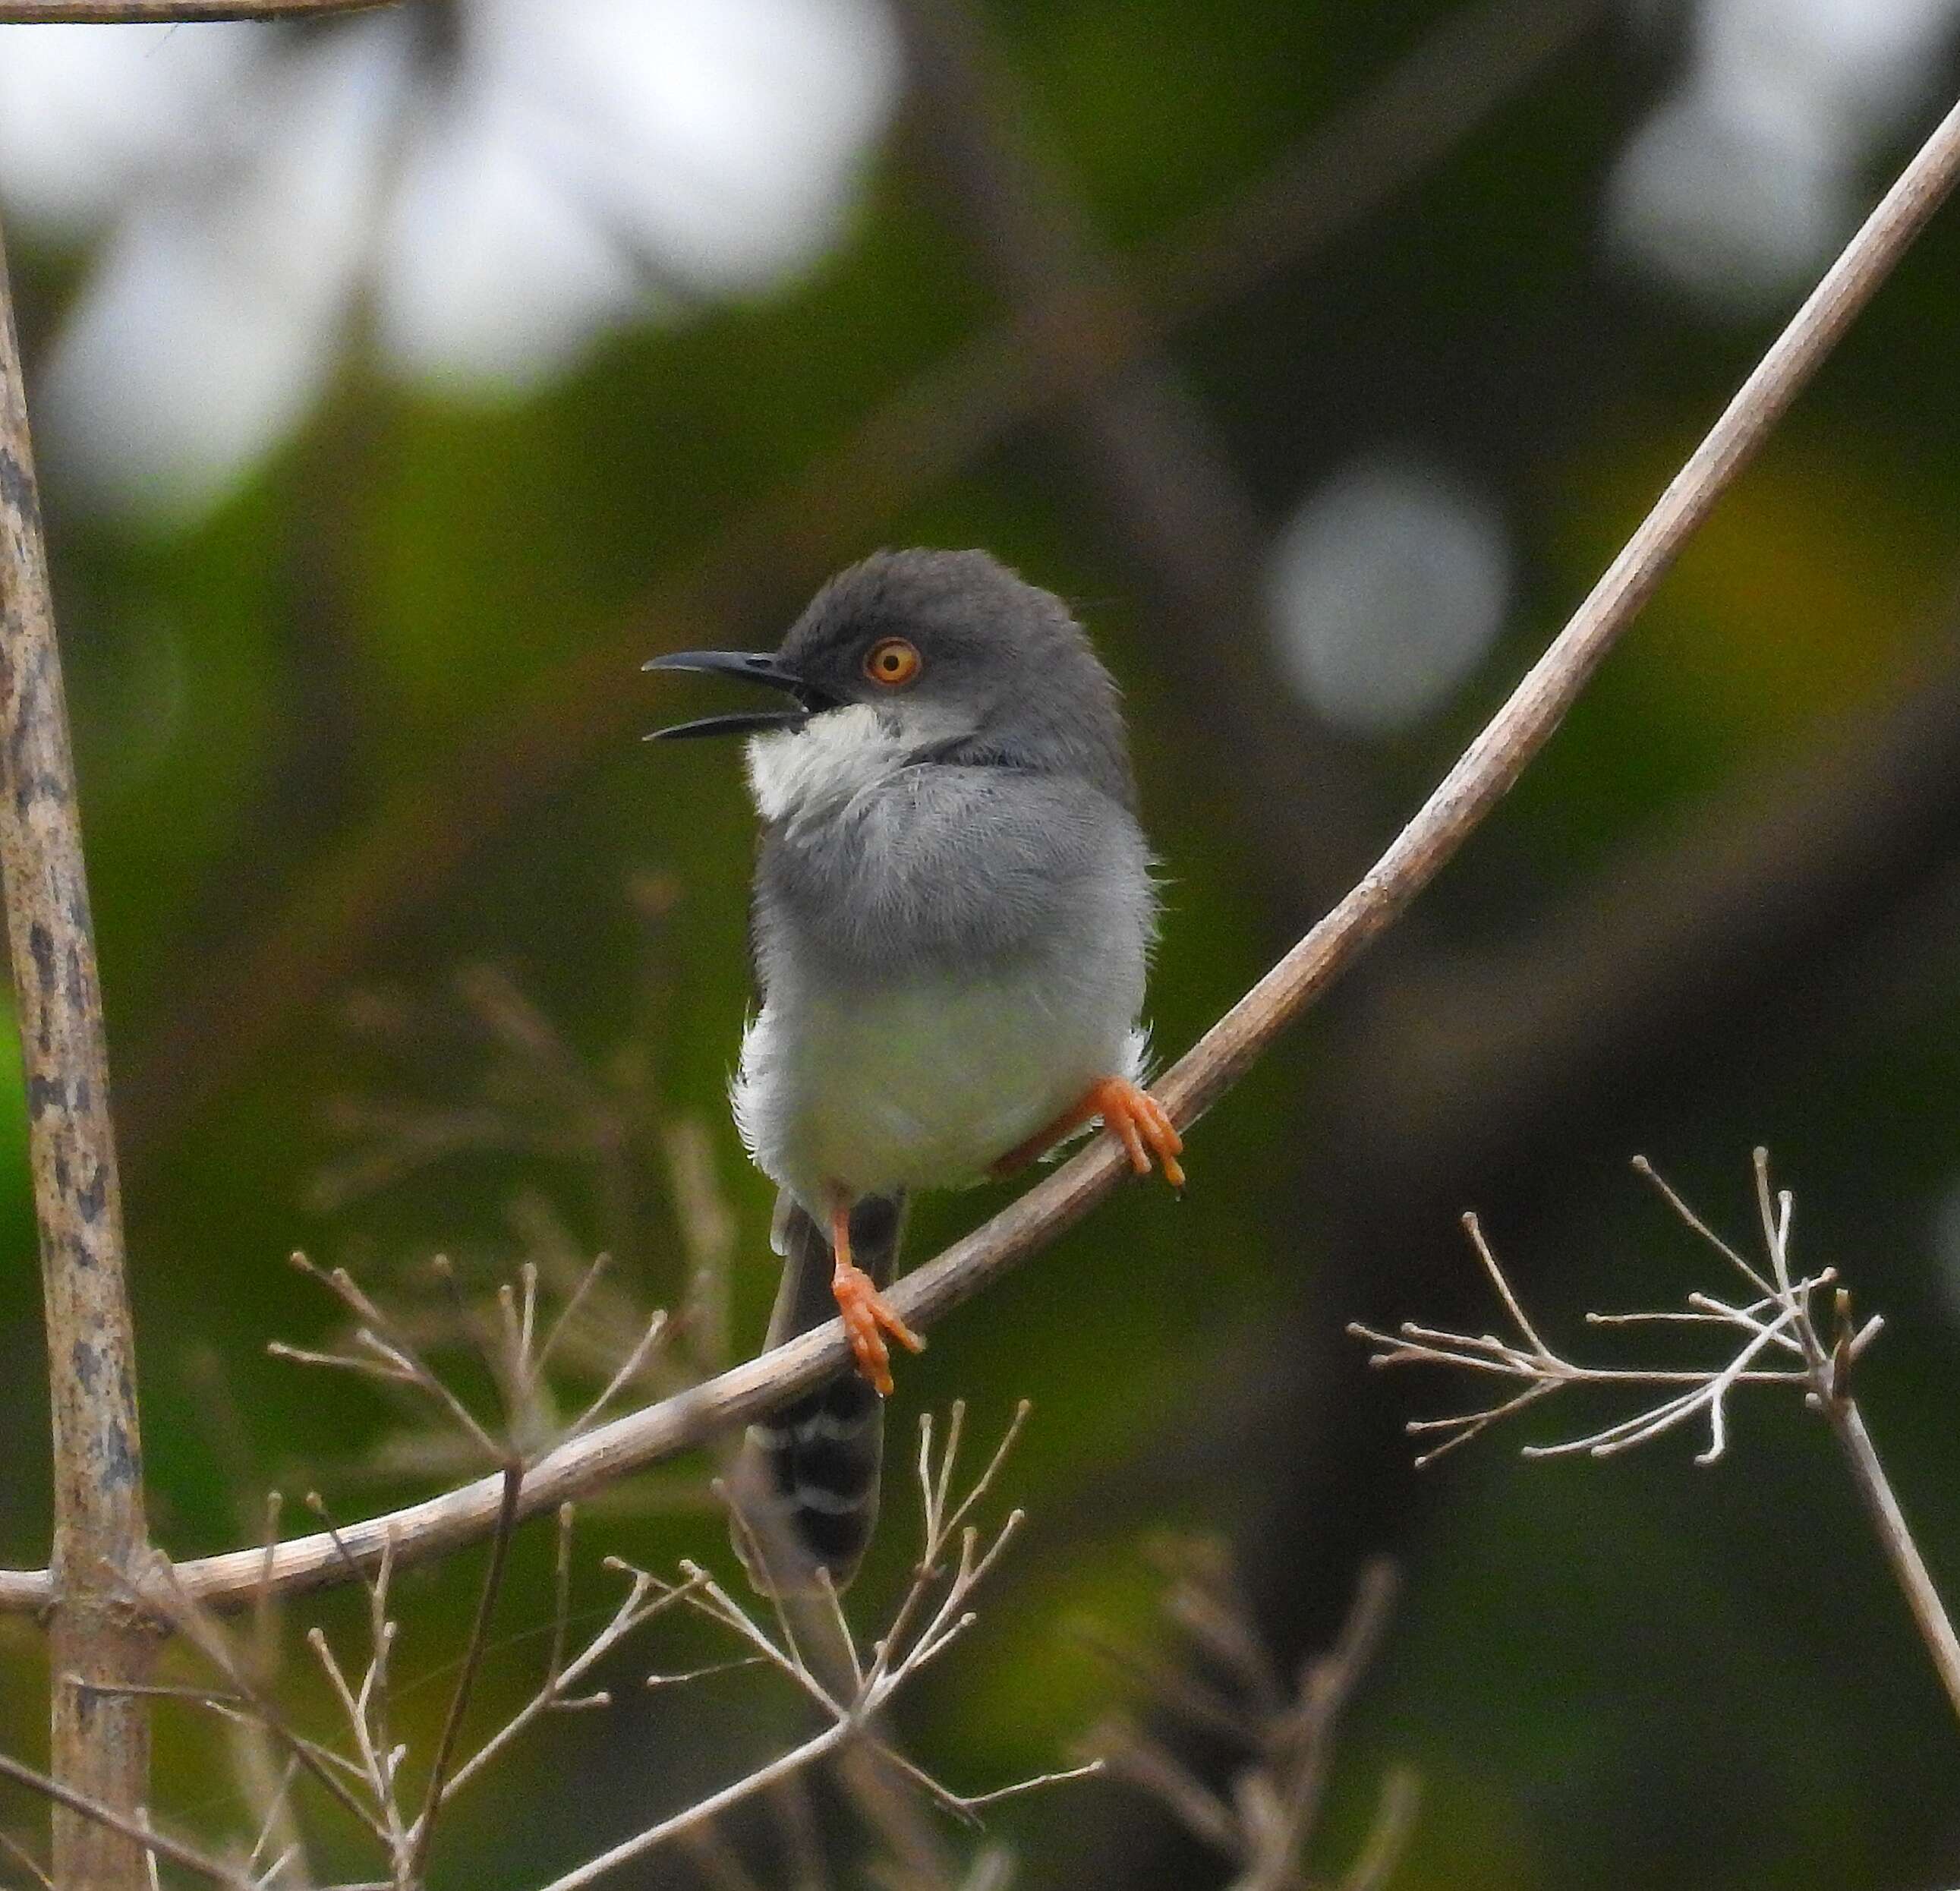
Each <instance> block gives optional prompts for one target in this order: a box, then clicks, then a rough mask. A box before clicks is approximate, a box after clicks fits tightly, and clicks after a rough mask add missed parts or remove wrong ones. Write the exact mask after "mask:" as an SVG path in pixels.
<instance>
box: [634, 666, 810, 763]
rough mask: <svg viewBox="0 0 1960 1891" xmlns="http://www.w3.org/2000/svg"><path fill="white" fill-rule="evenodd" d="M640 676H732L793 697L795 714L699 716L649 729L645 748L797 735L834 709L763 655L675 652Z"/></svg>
mask: <svg viewBox="0 0 1960 1891" xmlns="http://www.w3.org/2000/svg"><path fill="white" fill-rule="evenodd" d="M640 667H641V669H642V670H699V671H702V673H705V674H706V675H708V676H733V677H736V678H737V679H738V680H740V681H741V682H743V683H760V684H762V686H763V687H764V688H765V689H780V690H781V691H782V692H783V693H784V695H785V696H793V697H794V698H795V699H796V705H797V706H796V707H795V708H794V709H750V710H746V711H743V712H739V713H737V714H736V715H718V716H703V717H702V718H700V719H699V720H698V721H693V722H677V723H676V724H673V726H672V727H669V728H665V729H654V730H652V731H650V732H649V733H648V735H647V737H646V740H648V741H649V742H666V741H672V740H675V739H676V738H677V737H681V736H693V735H754V734H757V733H759V731H763V730H766V729H800V728H801V727H803V724H805V723H806V722H807V721H809V720H810V718H811V717H812V716H813V715H816V712H818V710H819V709H828V708H832V706H833V704H832V699H830V698H829V696H826V695H825V694H824V692H823V691H822V690H820V689H816V688H814V687H813V686H812V685H811V684H810V683H807V682H806V681H805V680H804V679H803V678H802V677H801V676H798V675H797V673H796V672H795V671H794V670H789V669H787V668H785V667H784V665H783V664H781V662H779V661H778V659H777V658H776V657H775V656H774V655H773V654H772V653H770V652H768V651H759V650H676V651H673V653H672V654H670V655H669V656H665V657H651V658H650V659H649V660H648V661H647V662H645V663H644V664H641V666H640Z"/></svg>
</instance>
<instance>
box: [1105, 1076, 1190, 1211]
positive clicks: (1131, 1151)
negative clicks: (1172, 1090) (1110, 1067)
mask: <svg viewBox="0 0 1960 1891" xmlns="http://www.w3.org/2000/svg"><path fill="white" fill-rule="evenodd" d="M1090 1101H1091V1102H1092V1103H1093V1104H1094V1105H1095V1108H1096V1114H1097V1115H1098V1116H1100V1117H1101V1118H1102V1119H1103V1128H1104V1129H1107V1130H1108V1131H1109V1132H1110V1134H1111V1135H1113V1136H1115V1138H1117V1140H1118V1141H1120V1142H1121V1143H1122V1145H1123V1148H1124V1149H1125V1151H1126V1152H1127V1153H1128V1156H1129V1158H1130V1167H1131V1168H1132V1169H1134V1170H1135V1171H1136V1172H1137V1173H1138V1175H1148V1174H1149V1173H1150V1157H1152V1156H1153V1155H1155V1157H1157V1163H1158V1165H1159V1166H1160V1167H1161V1168H1162V1169H1163V1179H1165V1180H1166V1182H1168V1183H1169V1184H1170V1186H1172V1187H1173V1189H1182V1188H1183V1186H1184V1168H1183V1165H1182V1164H1180V1163H1179V1160H1178V1157H1179V1156H1181V1155H1182V1154H1183V1153H1184V1138H1182V1136H1180V1135H1179V1134H1178V1133H1177V1125H1176V1124H1175V1123H1174V1122H1172V1121H1171V1119H1170V1113H1169V1111H1168V1110H1166V1109H1165V1108H1164V1106H1163V1104H1162V1103H1159V1102H1158V1101H1157V1099H1156V1098H1155V1097H1153V1096H1152V1095H1151V1094H1150V1092H1149V1091H1148V1090H1146V1089H1144V1087H1143V1086H1142V1085H1141V1084H1133V1083H1131V1081H1130V1080H1129V1079H1128V1078H1127V1077H1109V1078H1104V1079H1103V1081H1102V1082H1101V1083H1099V1084H1097V1085H1096V1087H1095V1088H1094V1089H1093V1090H1091V1091H1090Z"/></svg>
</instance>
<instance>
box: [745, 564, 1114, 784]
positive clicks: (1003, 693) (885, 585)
mask: <svg viewBox="0 0 1960 1891" xmlns="http://www.w3.org/2000/svg"><path fill="white" fill-rule="evenodd" d="M886 637H903V638H905V639H906V640H907V641H908V642H910V643H911V644H912V645H913V646H914V647H915V648H916V649H917V650H918V653H919V656H920V658H921V664H920V668H919V674H918V680H917V681H916V682H915V683H912V684H911V685H909V686H908V687H907V688H906V689H905V690H904V691H903V692H902V694H901V693H894V692H889V691H886V689H884V688H883V686H880V685H879V684H877V683H873V682H871V681H870V680H869V679H868V678H867V676H865V674H864V655H865V653H866V652H867V651H868V650H870V648H871V647H872V646H873V645H874V644H876V643H877V642H878V641H879V640H880V638H886ZM778 654H779V656H780V658H781V661H782V662H783V664H784V666H785V667H787V668H789V669H791V670H794V672H795V673H797V674H798V675H800V676H804V677H806V678H807V679H808V680H809V681H810V683H811V684H812V685H813V686H815V687H816V688H818V689H822V690H823V691H824V692H826V694H827V695H828V696H829V697H831V698H832V699H833V700H835V701H836V702H842V703H870V704H873V705H875V706H877V707H879V708H880V710H881V711H883V712H889V713H890V714H892V715H893V716H895V717H896V718H899V719H900V720H901V721H903V720H904V719H907V718H916V719H917V720H918V722H919V723H920V724H921V725H928V726H929V725H931V724H934V723H935V722H937V724H938V725H939V726H940V728H941V729H942V730H943V734H940V736H939V737H937V739H936V740H934V739H931V738H928V740H930V742H931V746H930V747H929V749H928V751H927V752H924V753H921V755H920V756H919V759H921V760H933V761H943V762H953V763H956V764H961V765H964V766H973V767H987V766H999V767H1007V768H1026V769H1035V770H1036V771H1038V772H1041V773H1042V774H1045V775H1060V776H1068V777H1073V778H1077V779H1079V780H1081V781H1083V782H1087V783H1088V784H1089V785H1090V786H1092V787H1093V788H1096V789H1097V790H1098V791H1100V792H1101V793H1103V794H1106V795H1107V796H1108V797H1109V798H1110V799H1111V800H1112V801H1115V802H1117V803H1118V804H1120V805H1121V806H1122V807H1134V805H1135V802H1136V788H1135V785H1134V780H1133V778H1132V776H1131V772H1130V757H1129V750H1128V743H1127V742H1126V741H1125V738H1124V734H1123V715H1122V701H1121V699H1120V697H1119V696H1118V692H1117V689H1116V686H1115V682H1114V681H1113V680H1112V678H1111V677H1110V675H1109V672H1108V671H1107V670H1105V669H1104V668H1103V665H1102V664H1101V663H1100V662H1099V661H1098V660H1097V658H1096V652H1095V651H1094V649H1093V648H1092V646H1091V645H1090V641H1089V635H1088V633H1087V632H1086V631H1085V630H1084V629H1083V628H1082V626H1081V625H1080V624H1079V623H1078V622H1077V621H1076V619H1075V618H1074V615H1073V614H1072V613H1071V612H1070V610H1069V609H1068V606H1067V605H1066V604H1064V603H1063V602H1062V601H1061V599H1060V598H1058V597H1056V596H1055V594H1054V593H1053V592H1052V591H1042V589H1040V588H1039V587H1038V586H1036V585H1033V584H1029V583H1028V582H1027V581H1026V579H1025V578H1021V577H1020V576H1019V575H1017V574H1016V573H1015V572H1013V571H1010V570H1009V569H1008V568H1007V566H1006V565H1003V564H1002V563H1001V562H1000V560H999V559H997V558H994V556H992V555H991V553H988V552H980V551H970V552H940V551H924V550H911V551H902V552H873V554H872V556H870V557H869V558H867V559H864V560H862V561H861V562H859V563H858V564H856V565H851V567H849V568H848V569H847V570H845V571H840V572H839V573H838V575H836V576H835V578H832V579H831V580H830V581H829V583H828V584H826V585H825V586H824V587H823V589H822V590H821V591H819V592H818V593H817V594H816V597H814V598H813V599H812V600H810V605H809V606H808V608H807V609H806V610H804V612H803V615H802V616H801V617H800V618H799V619H797V622H796V623H795V624H794V626H792V627H791V630H790V633H789V635H788V636H787V637H786V638H784V640H783V645H782V648H781V651H780V652H779V653H778Z"/></svg>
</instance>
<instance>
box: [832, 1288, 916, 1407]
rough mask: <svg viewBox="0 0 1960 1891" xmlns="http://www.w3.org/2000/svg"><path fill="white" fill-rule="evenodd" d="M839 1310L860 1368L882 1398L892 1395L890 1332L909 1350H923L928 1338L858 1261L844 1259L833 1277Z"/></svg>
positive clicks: (834, 1292) (872, 1387) (853, 1355)
mask: <svg viewBox="0 0 1960 1891" xmlns="http://www.w3.org/2000/svg"><path fill="white" fill-rule="evenodd" d="M830 1291H832V1293H833V1294H835V1295H836V1296H837V1310H838V1313H840V1314H841V1315H842V1316H843V1320H844V1330H845V1333H846V1334H847V1335H849V1338H850V1341H851V1356H852V1357H853V1358H854V1359H855V1360H856V1361H857V1362H858V1371H859V1372H860V1373H861V1374H863V1375H864V1377H865V1378H866V1379H867V1380H870V1383H871V1389H872V1390H873V1391H874V1392H876V1393H877V1395H878V1396H879V1397H880V1398H881V1399H889V1397H890V1396H892V1355H891V1351H890V1348H888V1347H887V1346H886V1344H885V1335H886V1333H889V1334H890V1335H891V1336H892V1337H893V1339H896V1341H897V1342H899V1345H902V1347H904V1348H905V1350H906V1351H908V1352H923V1351H924V1350H925V1341H924V1339H922V1338H921V1336H920V1335H918V1334H917V1333H915V1332H913V1331H912V1329H911V1328H910V1327H909V1326H907V1325H906V1324H905V1322H904V1321H903V1320H901V1319H900V1318H899V1313H898V1309H897V1308H896V1307H893V1304H891V1302H890V1301H889V1300H886V1297H884V1295H883V1294H881V1293H880V1292H879V1291H878V1290H877V1288H876V1287H874V1286H873V1285H872V1284H871V1277H870V1275H868V1274H867V1273H866V1272H864V1269H862V1268H861V1267H859V1266H858V1265H855V1264H854V1262H849V1261H844V1262H839V1263H838V1267H837V1270H836V1272H835V1273H834V1274H832V1276H831V1278H830Z"/></svg>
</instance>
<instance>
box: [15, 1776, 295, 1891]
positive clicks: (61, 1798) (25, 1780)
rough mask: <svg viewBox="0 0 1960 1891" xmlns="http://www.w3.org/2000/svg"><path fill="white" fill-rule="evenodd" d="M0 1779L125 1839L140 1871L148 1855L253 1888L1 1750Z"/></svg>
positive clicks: (99, 1882)
mask: <svg viewBox="0 0 1960 1891" xmlns="http://www.w3.org/2000/svg"><path fill="white" fill-rule="evenodd" d="M0 1778H7V1779H11V1780H12V1781H14V1783H15V1784H17V1785H21V1786H24V1787H26V1788H27V1790H28V1791H30V1792H36V1793H39V1794H40V1795H41V1797H43V1799H47V1800H52V1801H53V1803H55V1804H56V1805H57V1806H59V1807H62V1808H63V1810H65V1811H68V1812H70V1813H73V1814H74V1815H75V1817H77V1818H78V1819H80V1820H81V1821H82V1823H84V1824H86V1825H89V1826H100V1827H101V1828H102V1829H103V1830H104V1831H107V1832H114V1833H115V1834H116V1835H117V1837H119V1838H122V1839H125V1840H126V1841H128V1842H129V1851H130V1855H131V1856H132V1858H135V1860H137V1861H138V1863H137V1867H136V1868H137V1870H138V1871H142V1870H145V1867H144V1866H143V1864H142V1859H143V1858H144V1856H145V1854H149V1855H151V1856H152V1857H155V1858H167V1859H169V1860H170V1862H171V1864H177V1865H182V1866H183V1868H184V1869H185V1870H186V1871H194V1872H196V1873H197V1875H198V1876H199V1877H201V1878H204V1879H206V1880H208V1881H209V1882H210V1883H212V1884H221V1885H224V1886H226V1887H227V1891H259V1888H258V1887H257V1886H255V1885H254V1884H253V1883H252V1881H251V1880H250V1879H249V1878H247V1877H245V1876H243V1873H240V1872H238V1871H236V1870H234V1869H233V1868H232V1867H231V1866H230V1865H228V1864H221V1863H220V1862H219V1861H218V1860H217V1859H215V1858H206V1857H205V1854H203V1853H202V1852H201V1851H199V1850H198V1849H197V1848H196V1846H194V1845H186V1844H185V1843H184V1842H183V1840H182V1839H180V1838H172V1837H171V1836H170V1835H169V1833H167V1832H159V1831H157V1829H156V1828H155V1827H154V1826H152V1825H151V1823H150V1822H149V1820H148V1818H147V1817H146V1816H144V1815H143V1814H142V1811H141V1810H140V1809H139V1810H138V1812H136V1813H120V1812H118V1811H116V1809H115V1808H114V1807H113V1806H108V1805H105V1804H104V1803H103V1802H102V1801H101V1800H99V1799H91V1797H89V1796H88V1794H86V1793H83V1792H78V1791H75V1788H73V1787H72V1786H66V1785H64V1784H62V1782H61V1781H59V1780H58V1779H52V1778H49V1776H48V1775H46V1773H43V1772H37V1771H36V1770H35V1769H34V1768H33V1767H31V1766H28V1765H23V1764H22V1762H21V1761H19V1760H18V1759H14V1758H12V1757H11V1756H10V1755H8V1754H6V1753H0ZM146 1875H147V1874H146ZM59 1881H60V1882H64V1883H76V1882H86V1883H87V1884H88V1885H89V1886H91V1891H94V1887H96V1886H107V1885H108V1884H109V1883H112V1882H113V1880H107V1879H91V1880H85V1881H78V1880H59Z"/></svg>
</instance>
